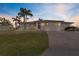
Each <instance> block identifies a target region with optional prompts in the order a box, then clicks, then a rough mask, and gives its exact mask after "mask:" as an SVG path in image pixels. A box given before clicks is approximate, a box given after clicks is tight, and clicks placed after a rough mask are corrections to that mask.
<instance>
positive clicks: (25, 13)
mask: <svg viewBox="0 0 79 59" xmlns="http://www.w3.org/2000/svg"><path fill="white" fill-rule="evenodd" d="M18 16H19V17H20V18H21V17H23V18H24V21H23V24H24V28H23V29H24V30H26V22H27V19H28V18H27V17H28V16H31V17H32V16H33V14H32V13H31V10H27V9H26V8H20V12H19V13H18Z"/></svg>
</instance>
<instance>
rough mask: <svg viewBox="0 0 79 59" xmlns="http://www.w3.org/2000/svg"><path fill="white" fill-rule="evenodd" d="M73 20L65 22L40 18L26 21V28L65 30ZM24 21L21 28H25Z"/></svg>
mask: <svg viewBox="0 0 79 59" xmlns="http://www.w3.org/2000/svg"><path fill="white" fill-rule="evenodd" d="M70 24H72V22H64V21H58V20H38V21H31V22H26V29H35V30H44V31H52V30H57V31H58V30H64V28H65V27H68V26H70ZM23 26H24V25H23V23H21V24H20V28H19V29H20V30H23Z"/></svg>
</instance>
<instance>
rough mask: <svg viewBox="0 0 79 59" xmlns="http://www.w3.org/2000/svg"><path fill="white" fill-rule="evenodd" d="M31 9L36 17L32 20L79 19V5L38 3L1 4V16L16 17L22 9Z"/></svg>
mask: <svg viewBox="0 0 79 59" xmlns="http://www.w3.org/2000/svg"><path fill="white" fill-rule="evenodd" d="M22 7H23V8H27V9H30V10H31V11H32V13H33V15H34V17H33V18H32V19H37V18H42V19H48V20H53V19H56V20H65V21H73V19H74V18H78V17H79V4H77V3H76V4H71V3H70V4H68V3H67V4H60V3H59V4H58V3H57V4H55V3H52V4H51V3H49V4H45V3H44V4H38V3H2V4H1V3H0V16H5V17H10V16H12V17H15V16H16V15H17V13H18V12H19V9H20V8H22Z"/></svg>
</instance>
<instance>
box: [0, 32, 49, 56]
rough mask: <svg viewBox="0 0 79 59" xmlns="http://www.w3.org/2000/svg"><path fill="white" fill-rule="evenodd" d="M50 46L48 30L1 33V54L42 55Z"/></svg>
mask: <svg viewBox="0 0 79 59" xmlns="http://www.w3.org/2000/svg"><path fill="white" fill-rule="evenodd" d="M46 48H48V35H47V33H46V32H40V31H36V32H9V31H8V32H7V33H2V32H1V33H0V55H2V56H3V55H5V56H7V55H8V56H33V55H35V56H36V55H41V54H42V53H43V51H44V50H45V49H46Z"/></svg>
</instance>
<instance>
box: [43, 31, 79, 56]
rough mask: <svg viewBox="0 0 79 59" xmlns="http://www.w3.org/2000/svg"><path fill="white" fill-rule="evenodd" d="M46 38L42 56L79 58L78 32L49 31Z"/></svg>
mask: <svg viewBox="0 0 79 59" xmlns="http://www.w3.org/2000/svg"><path fill="white" fill-rule="evenodd" d="M48 37H49V48H48V49H47V50H45V51H44V53H43V54H42V55H43V56H79V32H65V31H49V32H48Z"/></svg>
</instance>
